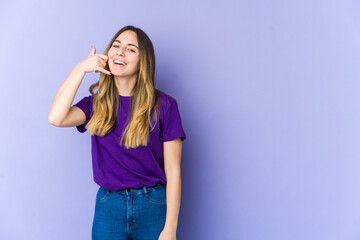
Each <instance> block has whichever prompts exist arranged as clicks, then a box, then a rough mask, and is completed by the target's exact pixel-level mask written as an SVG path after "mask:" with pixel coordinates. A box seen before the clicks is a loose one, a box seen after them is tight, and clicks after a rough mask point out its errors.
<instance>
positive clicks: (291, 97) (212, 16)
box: [0, 0, 360, 240]
mask: <svg viewBox="0 0 360 240" xmlns="http://www.w3.org/2000/svg"><path fill="white" fill-rule="evenodd" d="M359 12H360V3H359V1H332V0H330V1H329V0H327V1H313V0H306V1H297V2H295V1H280V0H274V1H236V0H233V1H221V2H220V1H189V0H182V1H177V2H175V1H165V0H160V1H57V2H54V1H39V0H34V1H7V2H5V1H2V2H1V3H0V26H1V27H0V36H1V37H0V43H1V44H0V52H1V62H0V68H1V89H2V91H1V94H0V104H1V120H2V121H1V122H2V137H1V144H0V150H1V157H0V158H1V166H0V191H1V197H0V239H7V240H11V239H16V240H17V239H19V240H20V239H31V240H32V239H34V240H42V239H44V240H45V239H46V240H47V239H53V240H57V239H59V240H60V239H90V236H91V225H92V220H93V213H94V206H95V194H96V191H97V189H98V186H97V185H96V184H95V183H94V182H93V179H92V169H91V152H90V150H91V149H90V135H89V133H88V132H86V133H84V134H80V133H78V132H77V131H76V129H75V127H73V128H56V127H54V126H52V125H50V124H49V123H48V119H47V116H48V113H49V110H50V107H51V104H52V101H53V98H54V96H55V94H56V92H57V90H58V89H59V87H60V86H61V84H62V83H63V82H64V80H65V78H66V77H67V76H68V74H69V73H70V72H71V70H72V68H73V67H74V66H75V65H76V64H77V63H78V62H80V61H81V60H83V59H84V58H85V57H87V56H88V54H89V53H90V51H91V45H94V46H95V47H96V49H97V53H103V51H104V50H105V47H106V45H107V44H108V43H109V41H110V40H111V38H112V36H113V35H114V34H115V33H116V32H117V31H118V30H119V29H120V28H121V27H123V26H125V25H127V24H133V25H135V26H138V27H140V28H142V29H143V30H144V31H145V32H146V33H147V34H148V35H149V37H150V38H151V39H152V41H153V43H154V47H155V52H156V59H157V72H156V74H157V79H156V87H157V88H159V89H161V90H163V91H165V92H167V93H169V94H171V95H172V96H174V97H175V98H176V99H177V101H178V103H179V109H180V113H181V116H182V121H183V125H184V129H185V132H186V133H187V139H186V140H185V141H184V143H183V156H182V201H181V209H180V217H179V226H178V235H177V238H178V239H179V240H189V239H207V240H213V239H214V240H215V239H216V240H217V239H229V240H232V239H246V240H275V239H276V240H289V239H291V240H304V239H307V240H308V239H314V240H319V239H326V240H332V239H334V240H335V239H336V240H337V239H341V240H350V239H354V240H355V239H360V228H359V226H360V204H359V203H360V190H359V189H360V163H359V160H360V147H359V140H360V127H359V123H360V106H359V102H360V96H359V91H360V82H359V77H360V45H359V43H360V15H359ZM98 76H99V74H98V73H91V74H87V75H86V76H85V78H84V80H83V82H82V84H81V86H80V88H79V90H78V92H77V95H76V97H75V100H74V102H77V101H78V100H80V99H81V98H82V97H83V96H85V95H88V94H89V92H88V88H89V86H90V85H91V84H92V83H94V82H96V81H97V79H98Z"/></svg>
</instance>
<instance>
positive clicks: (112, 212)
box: [92, 183, 166, 240]
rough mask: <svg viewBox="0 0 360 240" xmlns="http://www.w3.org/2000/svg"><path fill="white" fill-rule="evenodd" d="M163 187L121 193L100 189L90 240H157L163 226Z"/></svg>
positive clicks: (164, 189) (146, 187) (164, 193)
mask: <svg viewBox="0 0 360 240" xmlns="http://www.w3.org/2000/svg"><path fill="white" fill-rule="evenodd" d="M165 218H166V185H165V184H163V183H158V184H157V185H155V186H152V187H148V186H144V187H141V188H136V189H134V188H132V189H123V190H120V191H117V192H113V191H110V190H108V189H105V188H103V187H100V188H99V190H98V191H97V194H96V204H95V214H94V220H93V225H92V239H93V240H113V239H114V240H115V239H116V240H131V239H133V240H158V238H159V236H160V233H161V231H162V230H163V229H164V226H165Z"/></svg>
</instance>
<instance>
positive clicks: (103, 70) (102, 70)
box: [97, 67, 112, 75]
mask: <svg viewBox="0 0 360 240" xmlns="http://www.w3.org/2000/svg"><path fill="white" fill-rule="evenodd" d="M97 71H100V72H102V73H105V74H107V75H112V73H111V72H109V71H108V70H106V69H103V68H100V67H99V68H97Z"/></svg>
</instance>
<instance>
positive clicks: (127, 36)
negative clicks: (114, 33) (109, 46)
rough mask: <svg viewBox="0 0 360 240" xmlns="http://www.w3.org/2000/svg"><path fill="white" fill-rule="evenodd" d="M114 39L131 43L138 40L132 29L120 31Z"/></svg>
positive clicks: (135, 42)
mask: <svg viewBox="0 0 360 240" xmlns="http://www.w3.org/2000/svg"><path fill="white" fill-rule="evenodd" d="M116 40H119V41H121V43H133V44H137V43H138V40H137V35H136V33H135V32H133V31H129V30H127V31H125V32H122V33H121V34H120V35H119V36H118V37H117V38H116Z"/></svg>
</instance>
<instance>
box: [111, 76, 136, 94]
mask: <svg viewBox="0 0 360 240" xmlns="http://www.w3.org/2000/svg"><path fill="white" fill-rule="evenodd" d="M136 79H137V76H132V77H117V76H114V80H115V84H116V87H117V89H118V93H119V94H120V95H121V96H132V93H131V91H132V90H133V88H134V86H135V83H136Z"/></svg>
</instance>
